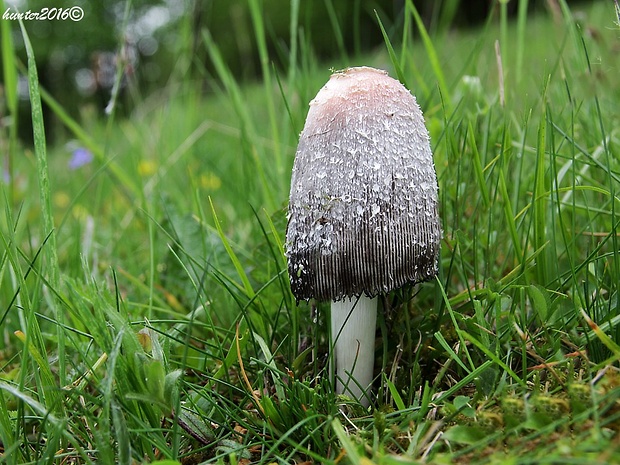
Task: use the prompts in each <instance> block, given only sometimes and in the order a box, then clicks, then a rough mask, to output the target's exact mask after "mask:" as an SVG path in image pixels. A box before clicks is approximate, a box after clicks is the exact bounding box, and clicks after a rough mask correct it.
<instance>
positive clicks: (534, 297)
mask: <svg viewBox="0 0 620 465" xmlns="http://www.w3.org/2000/svg"><path fill="white" fill-rule="evenodd" d="M527 293H528V295H529V296H530V303H531V304H532V309H533V310H534V312H535V313H536V315H537V316H538V318H539V319H540V321H541V322H542V323H545V322H546V321H547V317H548V316H549V307H548V305H547V296H545V294H543V290H541V288H540V287H539V286H535V285H533V284H532V285H530V286H528V288H527Z"/></svg>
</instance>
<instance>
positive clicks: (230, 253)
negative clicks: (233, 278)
mask: <svg viewBox="0 0 620 465" xmlns="http://www.w3.org/2000/svg"><path fill="white" fill-rule="evenodd" d="M209 205H210V206H211V213H212V214H213V221H214V223H215V229H217V233H218V235H219V236H220V239H221V241H222V244H223V245H224V248H225V249H226V252H227V253H228V256H229V257H230V260H231V261H232V263H233V266H234V267H235V270H237V274H238V275H239V278H240V279H241V282H242V283H243V289H244V290H245V293H246V295H247V297H248V298H249V299H253V298H254V296H255V292H254V288H253V287H252V284H250V280H249V278H248V275H247V274H246V272H245V270H244V269H243V265H241V261H239V257H237V254H236V253H235V251H234V250H233V248H232V247H231V246H230V242H229V241H228V238H227V237H226V234H224V231H223V229H222V225H221V224H220V220H219V219H218V217H217V213H216V212H215V206H214V205H213V201H212V200H211V197H209Z"/></svg>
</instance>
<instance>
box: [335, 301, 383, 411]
mask: <svg viewBox="0 0 620 465" xmlns="http://www.w3.org/2000/svg"><path fill="white" fill-rule="evenodd" d="M378 300H379V299H378V297H373V298H370V297H367V296H366V295H361V296H359V297H345V298H344V299H342V300H339V301H335V302H332V303H331V335H332V347H333V351H332V354H333V355H332V367H333V366H335V379H336V392H337V393H338V394H345V395H347V396H349V397H351V398H354V399H359V400H360V402H361V403H362V405H364V406H368V405H370V397H369V394H368V392H369V387H370V385H371V384H372V379H373V366H374V360H375V353H374V352H375V330H376V325H377V305H378Z"/></svg>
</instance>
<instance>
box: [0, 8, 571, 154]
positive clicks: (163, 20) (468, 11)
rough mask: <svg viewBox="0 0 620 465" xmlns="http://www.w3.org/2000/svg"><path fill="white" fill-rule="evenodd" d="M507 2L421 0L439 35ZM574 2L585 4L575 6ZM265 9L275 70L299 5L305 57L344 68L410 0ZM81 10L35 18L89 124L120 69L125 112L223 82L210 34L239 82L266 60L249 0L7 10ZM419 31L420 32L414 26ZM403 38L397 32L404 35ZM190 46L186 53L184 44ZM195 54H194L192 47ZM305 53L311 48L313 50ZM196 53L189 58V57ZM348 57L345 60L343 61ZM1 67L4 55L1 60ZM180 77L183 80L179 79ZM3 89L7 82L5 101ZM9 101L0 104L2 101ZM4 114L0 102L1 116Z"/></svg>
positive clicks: (63, 100)
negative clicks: (173, 85)
mask: <svg viewBox="0 0 620 465" xmlns="http://www.w3.org/2000/svg"><path fill="white" fill-rule="evenodd" d="M501 2H507V3H508V12H509V14H514V12H515V11H516V9H517V6H518V2H517V1H516V0H467V1H465V0H414V2H413V3H414V4H415V6H416V8H417V9H418V11H419V12H420V14H421V16H422V18H423V19H424V21H425V22H426V24H427V27H428V29H429V31H430V32H432V33H449V32H450V31H451V30H453V29H454V28H463V27H470V26H473V25H476V24H479V23H480V22H482V21H484V20H485V19H486V18H487V17H488V16H489V15H490V14H492V15H495V14H498V8H496V6H497V4H498V3H501ZM569 3H571V4H574V3H578V2H577V1H572V2H569ZM260 5H261V14H262V15H263V22H264V25H265V28H266V31H265V33H266V36H267V38H268V44H267V47H268V50H269V57H270V59H271V60H272V65H273V66H275V67H276V68H277V69H283V70H286V69H287V68H288V65H289V64H288V62H287V61H288V59H289V56H290V55H289V53H288V47H289V46H290V43H291V39H292V38H291V37H290V32H289V31H290V25H291V17H292V13H293V12H292V8H296V9H297V14H298V24H299V27H298V37H297V38H296V40H297V41H298V43H299V46H300V48H302V49H305V50H304V52H306V53H305V56H308V55H310V56H314V57H316V59H317V60H318V61H321V62H336V63H339V64H340V63H342V66H343V67H344V66H346V65H347V64H349V63H347V62H346V60H349V61H350V60H351V59H353V60H354V59H356V58H357V57H359V56H360V55H361V54H363V53H366V52H369V51H371V50H373V49H376V48H378V47H383V46H384V45H383V38H382V36H381V31H380V28H379V27H378V23H377V16H379V17H380V18H381V22H382V24H383V25H384V26H385V27H386V29H387V32H388V34H390V35H391V36H392V37H394V36H397V35H398V34H400V33H401V31H402V26H403V25H402V18H403V11H404V7H405V0H300V1H299V2H297V1H291V0H262V2H260ZM554 5H555V7H557V0H530V1H529V2H528V8H529V10H530V11H531V12H533V11H535V10H537V9H541V8H554ZM76 6H77V7H80V8H81V9H82V10H83V11H84V17H83V19H82V20H81V21H71V20H65V21H60V20H48V21H27V22H26V28H27V30H28V32H29V34H30V38H31V41H32V43H33V47H34V50H35V52H36V56H37V65H38V68H39V79H40V81H41V83H42V86H43V88H44V89H46V90H48V91H49V92H50V93H51V95H53V97H54V98H55V99H56V100H57V101H58V102H59V103H60V105H61V106H62V107H63V108H65V110H67V111H68V112H69V114H70V115H71V116H72V117H74V118H76V119H77V120H78V121H80V120H81V118H80V116H81V115H80V114H81V113H83V112H88V113H89V114H91V113H92V112H96V113H103V112H104V111H105V108H106V106H107V104H108V102H109V100H110V96H111V92H112V87H113V84H114V82H115V77H116V76H117V73H119V72H122V73H124V77H123V79H122V81H121V82H122V84H121V87H122V88H121V89H120V97H121V98H120V99H119V106H118V110H119V112H120V113H121V114H125V115H127V114H129V112H130V111H131V109H132V103H134V102H138V101H141V100H143V98H144V97H145V96H148V95H150V94H152V93H154V92H157V91H159V90H161V89H162V88H164V87H165V86H166V84H167V83H169V82H172V81H171V77H173V76H174V77H175V78H178V77H181V78H182V79H181V81H185V82H195V81H197V80H198V81H200V83H202V85H203V87H204V89H205V90H206V91H208V90H209V89H211V88H212V86H213V85H214V83H215V77H214V73H213V66H212V64H211V62H210V60H209V56H208V53H207V51H206V49H205V45H204V43H205V41H204V40H203V37H204V34H205V33H208V34H209V35H210V36H211V37H212V38H213V41H214V42H215V43H217V44H218V47H219V50H220V52H221V54H222V56H223V58H224V61H225V62H226V64H227V66H228V67H229V68H230V69H231V71H232V72H233V73H234V74H235V76H236V77H237V79H238V81H247V80H251V79H255V78H257V77H258V76H259V75H260V68H261V65H260V61H259V54H258V53H257V43H256V40H255V35H254V31H253V23H252V18H251V12H250V8H249V5H248V1H247V0H184V1H178V0H107V1H105V2H95V1H86V0H55V1H54V2H53V4H52V2H48V1H44V0H10V1H6V0H5V2H4V6H3V11H2V13H5V12H17V11H21V12H25V11H28V10H30V11H33V12H37V11H41V10H42V9H43V8H49V9H50V10H49V11H50V16H51V12H52V9H53V8H57V9H61V8H62V9H66V8H71V7H76ZM9 22H10V23H11V28H12V32H13V34H12V35H13V41H14V42H15V46H16V50H17V51H18V55H19V59H20V60H21V61H22V63H25V49H24V47H23V43H22V36H21V33H20V31H19V24H18V22H17V21H9ZM414 33H415V31H414ZM396 39H397V37H396ZM180 48H184V49H185V50H181V49H180ZM184 52H190V53H184ZM307 52H310V53H309V54H308V53H307ZM188 56H190V57H193V58H192V61H191V62H187V61H188V60H187V59H186V57H188ZM339 57H340V58H341V60H338V58H339ZM0 66H1V60H0ZM175 82H179V80H178V79H177V80H175ZM19 84H20V85H19V92H20V101H21V107H22V108H21V111H20V112H19V135H20V138H21V139H22V140H23V141H25V142H29V141H30V139H31V137H32V130H31V127H30V114H29V108H28V96H27V92H28V90H27V83H26V78H25V76H24V75H22V76H20V80H19ZM2 95H3V92H2V88H0V99H1V96H2ZM0 102H1V100H0ZM2 113H4V110H3V105H0V116H1V114H2ZM46 123H47V126H46V131H47V132H48V137H49V138H50V139H51V140H53V139H54V137H58V136H60V135H62V133H63V128H62V125H60V124H58V123H57V122H55V121H54V118H53V115H52V114H46Z"/></svg>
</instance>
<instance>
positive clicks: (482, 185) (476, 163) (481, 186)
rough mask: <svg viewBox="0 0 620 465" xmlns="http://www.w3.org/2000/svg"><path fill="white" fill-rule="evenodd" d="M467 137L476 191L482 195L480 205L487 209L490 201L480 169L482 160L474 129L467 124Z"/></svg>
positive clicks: (482, 172) (482, 171)
mask: <svg viewBox="0 0 620 465" xmlns="http://www.w3.org/2000/svg"><path fill="white" fill-rule="evenodd" d="M467 135H468V139H469V146H470V147H471V149H472V152H473V155H474V157H473V163H474V174H475V175H476V182H477V183H478V189H479V190H480V194H481V195H482V205H484V207H485V208H489V205H490V203H491V201H490V200H489V188H488V187H487V182H486V179H484V169H483V168H482V160H481V159H480V152H479V150H478V145H477V144H476V138H475V135H474V128H473V126H472V124H471V121H470V122H469V126H468V127H467Z"/></svg>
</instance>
